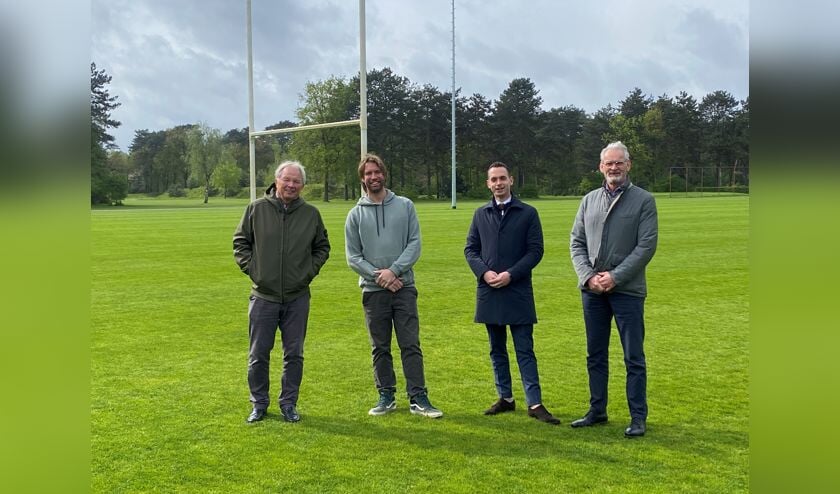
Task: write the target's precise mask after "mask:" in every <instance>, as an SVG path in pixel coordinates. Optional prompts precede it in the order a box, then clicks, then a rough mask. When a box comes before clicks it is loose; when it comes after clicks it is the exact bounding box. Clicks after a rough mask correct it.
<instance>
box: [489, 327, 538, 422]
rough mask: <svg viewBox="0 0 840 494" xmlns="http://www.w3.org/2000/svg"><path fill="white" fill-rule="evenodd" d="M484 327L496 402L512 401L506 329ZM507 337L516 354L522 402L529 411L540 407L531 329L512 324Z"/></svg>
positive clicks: (532, 331)
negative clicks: (497, 395)
mask: <svg viewBox="0 0 840 494" xmlns="http://www.w3.org/2000/svg"><path fill="white" fill-rule="evenodd" d="M486 326H487V335H488V336H489V337H490V362H491V363H492V364H493V376H494V377H495V380H496V392H497V393H498V394H499V397H500V398H512V397H513V389H512V381H511V378H510V362H509V359H508V351H507V327H506V326H503V325H498V324H486ZM510 335H511V337H512V339H513V349H514V350H515V351H516V363H517V364H518V365H519V377H520V378H522V387H523V388H524V389H525V402H526V403H527V404H528V406H529V407H530V406H531V405H536V404H539V403H542V391H541V389H540V376H539V372H538V371H537V357H536V355H534V325H533V324H512V325H511V326H510Z"/></svg>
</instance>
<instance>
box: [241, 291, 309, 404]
mask: <svg viewBox="0 0 840 494" xmlns="http://www.w3.org/2000/svg"><path fill="white" fill-rule="evenodd" d="M309 298H310V297H309V294H308V293H307V294H306V295H303V296H300V297H298V298H296V299H294V300H292V301H291V302H286V303H285V304H278V303H275V302H270V301H268V300H263V299H261V298H259V297H254V296H253V295H252V296H251V302H250V304H249V305H248V321H249V325H248V336H249V339H250V342H251V350H250V352H249V354H248V387H250V388H251V403H253V404H254V407H255V408H268V404H269V398H268V385H269V360H270V358H271V349H272V348H274V337H275V335H276V333H277V328H278V326H279V327H280V337H281V339H282V341H283V377H282V378H281V382H280V387H281V391H280V396H279V398H278V402H279V404H280V406H281V407H282V406H285V405H295V404H297V400H298V393H299V392H300V382H301V380H302V379H303V340H304V338H306V323H307V319H308V318H309Z"/></svg>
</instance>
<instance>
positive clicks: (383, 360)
mask: <svg viewBox="0 0 840 494" xmlns="http://www.w3.org/2000/svg"><path fill="white" fill-rule="evenodd" d="M362 306H363V307H364V309H365V323H366V324H367V328H368V334H369V335H370V346H371V348H372V352H371V353H372V355H373V379H374V382H375V383H376V389H378V390H383V391H391V392H395V391H396V390H397V376H396V375H395V374H394V359H393V357H392V356H391V335H392V332H391V329H392V328H393V330H394V331H393V332H394V333H396V335H397V344H398V345H399V347H400V358H401V359H402V368H403V374H404V375H405V388H406V393H407V394H408V396H409V397H413V396H416V395H418V394H421V393H425V392H426V379H425V377H424V375H423V352H422V351H421V350H420V320H419V318H418V317H417V290H416V289H414V287H405V288H403V289H401V290H400V291H398V292H396V293H392V292H390V291H388V290H381V291H377V292H363V293H362Z"/></svg>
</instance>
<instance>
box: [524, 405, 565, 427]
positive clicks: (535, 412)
mask: <svg viewBox="0 0 840 494" xmlns="http://www.w3.org/2000/svg"><path fill="white" fill-rule="evenodd" d="M528 416H529V417H534V418H535V419H537V420H539V421H540V422H545V423H546V424H551V425H557V424H559V423H560V419H558V418H556V417H555V416H554V415H552V414H551V413H550V412H549V411H548V410H546V409H545V407H544V406H542V405H537V408H529V409H528Z"/></svg>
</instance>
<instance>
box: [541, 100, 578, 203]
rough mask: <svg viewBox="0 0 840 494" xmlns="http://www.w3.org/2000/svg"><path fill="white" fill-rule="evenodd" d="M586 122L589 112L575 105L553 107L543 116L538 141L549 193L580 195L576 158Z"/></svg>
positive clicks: (545, 189)
mask: <svg viewBox="0 0 840 494" xmlns="http://www.w3.org/2000/svg"><path fill="white" fill-rule="evenodd" d="M585 123H586V112H585V111H583V110H581V109H580V108H575V107H574V106H564V107H562V108H552V109H551V110H549V111H547V112H544V113H542V114H541V115H540V127H539V130H538V131H537V139H538V141H539V148H540V160H541V161H543V162H544V166H543V169H544V170H545V180H543V181H542V182H544V183H543V190H544V191H545V192H547V193H548V194H552V195H556V194H575V193H577V189H578V186H579V182H580V176H579V174H578V173H577V169H576V166H575V156H576V149H577V147H578V146H579V143H580V140H581V138H582V136H583V128H584V124H585Z"/></svg>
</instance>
